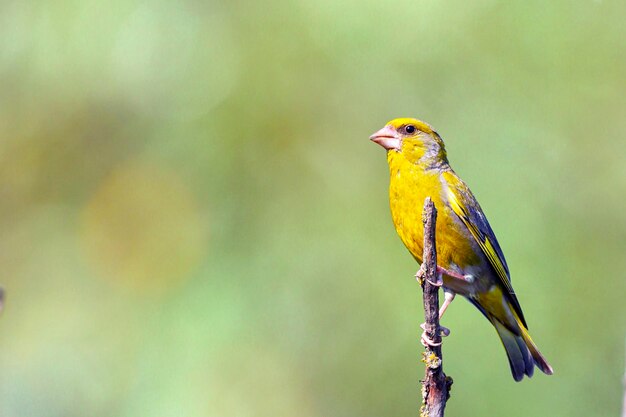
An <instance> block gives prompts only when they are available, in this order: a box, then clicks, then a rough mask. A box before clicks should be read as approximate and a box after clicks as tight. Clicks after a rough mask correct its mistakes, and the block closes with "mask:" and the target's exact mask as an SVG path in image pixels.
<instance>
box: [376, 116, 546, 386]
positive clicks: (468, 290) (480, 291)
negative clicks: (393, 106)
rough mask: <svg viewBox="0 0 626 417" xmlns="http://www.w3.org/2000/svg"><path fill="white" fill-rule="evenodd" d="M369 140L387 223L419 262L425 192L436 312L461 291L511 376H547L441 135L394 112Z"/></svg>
mask: <svg viewBox="0 0 626 417" xmlns="http://www.w3.org/2000/svg"><path fill="white" fill-rule="evenodd" d="M370 139H371V140H372V141H374V142H376V143H377V144H379V145H381V146H382V147H383V148H385V149H386V151H387V162H388V163H389V173H390V177H391V180H390V184H389V202H390V207H391V216H392V219H393V223H394V225H395V228H396V231H397V232H398V235H399V236H400V239H401V240H402V242H403V243H404V245H405V246H406V247H407V249H408V250H409V252H411V254H412V255H413V257H414V258H415V259H416V260H417V262H419V263H420V264H421V262H422V251H423V239H424V226H423V224H422V220H421V218H422V217H421V211H422V207H423V204H424V200H425V199H426V197H431V199H432V200H433V202H434V203H435V207H436V208H437V210H438V215H437V224H436V239H437V245H436V246H437V270H438V271H437V272H438V276H439V280H440V283H439V285H443V289H444V295H445V297H444V302H443V304H442V307H441V309H440V311H439V316H440V317H441V316H442V315H443V313H444V312H445V311H446V308H448V306H449V305H450V303H451V302H452V300H453V299H454V296H455V294H461V295H462V296H464V297H465V298H467V299H468V300H469V301H470V302H471V303H472V304H473V305H474V306H476V308H478V310H480V312H481V313H482V314H483V315H484V316H485V317H486V318H487V319H488V320H489V321H490V322H491V324H493V326H494V327H495V329H496V331H497V332H498V335H499V336H500V339H501V340H502V344H503V345H504V348H505V350H506V354H507V356H508V360H509V364H510V366H511V373H512V374H513V378H514V379H515V380H516V381H520V380H522V378H523V377H524V375H528V376H529V377H530V376H532V375H533V371H534V367H535V366H537V367H538V368H539V369H541V370H542V371H543V372H544V373H546V374H548V375H551V374H552V367H551V366H550V365H549V364H548V362H547V361H546V359H545V358H544V357H543V355H542V354H541V353H540V352H539V350H538V349H537V346H536V345H535V343H534V342H533V341H532V339H531V338H530V335H529V334H528V326H527V324H526V320H525V319H524V314H523V313H522V308H521V307H520V304H519V302H518V300H517V297H516V296H515V292H514V291H513V287H512V286H511V279H510V275H509V268H508V266H507V264H506V260H505V259H504V254H503V253H502V250H501V249H500V245H499V244H498V241H497V239H496V236H495V234H494V233H493V231H492V230H491V226H490V225H489V222H488V221H487V218H486V217H485V214H484V213H483V210H482V209H481V208H480V205H479V204H478V201H476V198H475V197H474V195H473V194H472V192H471V191H470V189H469V187H468V186H467V185H466V184H465V183H464V182H463V181H462V180H461V178H459V177H458V175H457V174H456V173H455V172H454V171H453V170H452V168H451V167H450V164H449V163H448V158H447V154H446V150H445V146H444V143H443V140H442V139H441V137H440V136H439V135H438V134H437V132H435V131H434V130H433V129H432V128H431V127H430V126H429V125H428V124H426V123H424V122H422V121H420V120H417V119H413V118H400V119H394V120H392V121H390V122H389V123H387V124H386V125H385V126H384V127H383V128H382V129H380V130H379V131H378V132H376V133H374V134H373V135H372V136H371V137H370ZM422 340H424V339H422ZM426 343H428V340H427V341H426Z"/></svg>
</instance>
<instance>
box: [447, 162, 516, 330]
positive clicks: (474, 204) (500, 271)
mask: <svg viewBox="0 0 626 417" xmlns="http://www.w3.org/2000/svg"><path fill="white" fill-rule="evenodd" d="M451 174H452V175H454V176H455V180H454V182H453V183H451V182H448V201H449V203H450V206H451V208H452V210H453V211H454V213H455V214H456V215H457V216H458V217H459V219H460V220H461V221H462V222H463V224H464V225H465V226H466V227H467V229H468V230H469V232H470V234H471V235H472V237H473V238H474V240H475V241H476V243H477V244H478V246H479V247H480V249H481V251H482V253H483V254H484V255H485V257H486V258H487V260H488V261H489V264H490V265H491V267H492V268H493V270H494V271H495V275H496V276H497V277H498V278H499V283H500V284H501V285H502V287H504V288H505V289H506V293H507V295H508V298H509V300H510V301H511V304H512V305H513V307H514V309H515V312H516V313H517V314H518V316H519V317H520V319H521V321H522V323H523V324H524V326H526V320H525V319H524V314H523V313H522V308H521V306H520V304H519V301H518V300H517V297H516V296H515V291H513V287H512V286H511V278H510V274H509V267H508V266H507V264H506V260H505V259H504V254H503V253H502V249H500V245H499V244H498V240H497V239H496V235H495V234H494V233H493V230H491V226H490V225H489V222H488V221H487V218H486V217H485V215H484V214H483V211H482V209H481V208H480V205H479V204H478V201H476V198H475V197H474V195H473V194H472V192H471V191H470V189H469V187H468V186H467V185H466V184H465V183H464V182H463V181H462V180H461V179H460V178H458V177H457V176H456V174H453V173H451ZM526 328H528V326H526Z"/></svg>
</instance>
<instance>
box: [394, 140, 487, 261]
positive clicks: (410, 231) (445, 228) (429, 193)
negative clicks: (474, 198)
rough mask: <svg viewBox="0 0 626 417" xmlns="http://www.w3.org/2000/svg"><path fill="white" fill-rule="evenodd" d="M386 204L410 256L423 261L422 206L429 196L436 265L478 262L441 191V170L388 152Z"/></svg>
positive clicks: (445, 185) (442, 182)
mask: <svg viewBox="0 0 626 417" xmlns="http://www.w3.org/2000/svg"><path fill="white" fill-rule="evenodd" d="M388 162H389V171H390V177H391V179H390V183H389V204H390V207H391V216H392V218H393V223H394V225H395V227H396V231H397V232H398V235H399V236H400V239H402V242H403V243H404V245H405V246H406V247H407V249H409V251H410V252H411V254H412V255H413V257H414V258H415V259H416V260H417V261H418V262H420V263H421V262H422V251H423V242H424V225H423V224H422V209H423V207H424V200H425V199H426V197H430V198H431V199H432V200H433V203H435V207H436V208H437V229H436V234H437V264H438V265H440V266H442V267H443V268H446V269H448V268H451V267H452V266H453V265H457V266H459V267H465V266H469V265H475V264H478V263H479V258H478V256H477V255H476V252H475V245H474V244H473V242H472V240H471V236H470V235H469V232H468V231H467V230H465V229H464V226H463V225H462V224H461V222H460V221H459V220H458V219H456V217H455V214H454V213H453V212H452V210H451V209H450V207H449V206H448V204H447V198H446V196H445V193H444V192H443V191H444V190H445V188H446V187H447V184H446V182H445V180H444V179H443V178H442V176H441V175H440V171H438V170H435V169H430V170H428V169H425V167H423V166H421V165H419V164H413V163H410V162H409V161H407V160H406V159H405V158H403V157H402V156H401V155H400V154H399V153H397V152H393V151H391V152H389V154H388Z"/></svg>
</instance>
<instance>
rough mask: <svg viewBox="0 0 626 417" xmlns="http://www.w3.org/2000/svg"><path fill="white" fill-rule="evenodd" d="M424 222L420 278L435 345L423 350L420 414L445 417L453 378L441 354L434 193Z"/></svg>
mask: <svg viewBox="0 0 626 417" xmlns="http://www.w3.org/2000/svg"><path fill="white" fill-rule="evenodd" d="M422 222H423V223H424V257H423V259H422V260H423V262H422V265H421V266H420V270H419V272H418V279H419V280H420V281H421V285H422V289H423V291H424V316H425V319H426V323H424V331H425V333H426V337H427V338H428V339H430V340H432V341H433V342H434V343H433V346H426V351H425V352H423V353H422V362H424V363H425V364H426V373H425V376H424V380H423V381H421V383H422V398H423V400H422V406H421V408H420V417H443V411H444V409H445V407H446V401H447V400H448V398H450V387H451V385H452V378H449V377H446V374H444V373H443V357H442V355H441V328H440V327H439V287H438V286H436V285H433V284H432V283H433V282H437V246H436V242H435V224H436V222H437V209H435V205H434V204H433V202H432V200H431V199H430V197H428V198H426V201H424V211H423V212H422Z"/></svg>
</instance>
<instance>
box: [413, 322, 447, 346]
mask: <svg viewBox="0 0 626 417" xmlns="http://www.w3.org/2000/svg"><path fill="white" fill-rule="evenodd" d="M420 328H421V329H422V330H424V331H423V332H422V335H421V336H420V342H421V343H422V345H423V346H424V347H429V346H430V347H435V346H441V343H442V342H435V341H434V340H433V339H431V338H430V337H428V335H426V323H422V324H420ZM439 335H440V336H441V337H446V336H449V335H450V329H448V328H447V327H443V326H439Z"/></svg>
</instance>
